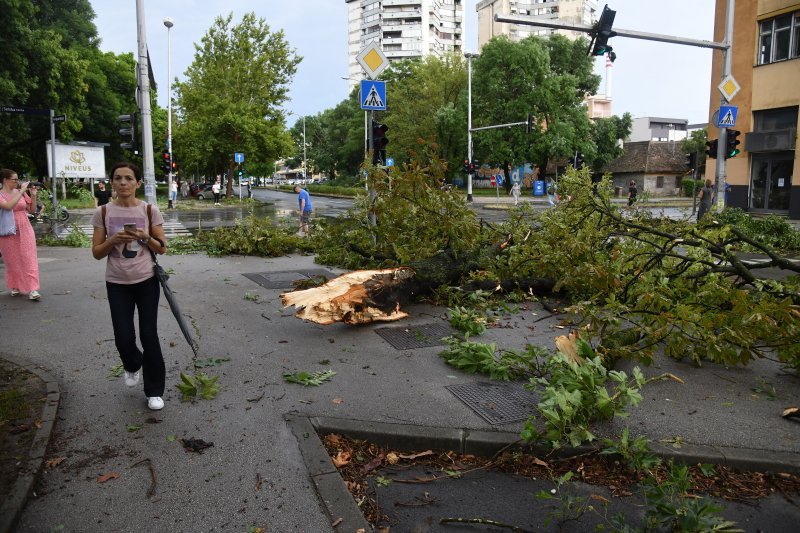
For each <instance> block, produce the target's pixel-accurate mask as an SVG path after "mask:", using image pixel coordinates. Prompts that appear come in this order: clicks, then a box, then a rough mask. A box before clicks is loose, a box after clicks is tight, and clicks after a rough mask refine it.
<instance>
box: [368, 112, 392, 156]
mask: <svg viewBox="0 0 800 533" xmlns="http://www.w3.org/2000/svg"><path fill="white" fill-rule="evenodd" d="M388 130H389V127H388V126H387V125H386V124H379V123H377V122H375V121H374V120H373V121H372V164H373V165H383V164H384V162H385V161H386V145H387V144H389V139H387V138H386V132H387V131H388Z"/></svg>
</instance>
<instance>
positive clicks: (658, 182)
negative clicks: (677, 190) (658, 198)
mask: <svg viewBox="0 0 800 533" xmlns="http://www.w3.org/2000/svg"><path fill="white" fill-rule="evenodd" d="M663 188H664V176H656V189H663Z"/></svg>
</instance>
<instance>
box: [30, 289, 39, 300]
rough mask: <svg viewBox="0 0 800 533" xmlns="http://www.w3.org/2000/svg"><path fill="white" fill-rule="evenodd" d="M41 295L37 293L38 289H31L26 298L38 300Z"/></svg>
mask: <svg viewBox="0 0 800 533" xmlns="http://www.w3.org/2000/svg"><path fill="white" fill-rule="evenodd" d="M41 297H42V295H41V294H39V291H31V293H30V294H29V295H28V298H29V299H31V300H38V299H39V298H41Z"/></svg>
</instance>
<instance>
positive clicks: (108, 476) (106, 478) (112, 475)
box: [96, 472, 119, 483]
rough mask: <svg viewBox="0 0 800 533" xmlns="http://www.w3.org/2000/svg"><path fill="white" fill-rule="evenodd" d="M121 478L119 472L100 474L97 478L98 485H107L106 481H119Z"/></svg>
mask: <svg viewBox="0 0 800 533" xmlns="http://www.w3.org/2000/svg"><path fill="white" fill-rule="evenodd" d="M118 477H119V472H106V473H105V474H100V475H99V476H97V480H96V481H97V482H98V483H105V482H106V481H110V480H112V479H117V478H118Z"/></svg>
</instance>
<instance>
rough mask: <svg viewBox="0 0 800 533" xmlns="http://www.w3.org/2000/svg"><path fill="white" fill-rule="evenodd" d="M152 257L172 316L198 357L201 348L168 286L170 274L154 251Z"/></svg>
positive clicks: (155, 271) (154, 269)
mask: <svg viewBox="0 0 800 533" xmlns="http://www.w3.org/2000/svg"><path fill="white" fill-rule="evenodd" d="M150 255H152V256H153V272H154V273H155V275H156V278H158V282H159V283H160V284H161V288H162V289H164V297H165V298H166V299H167V303H169V308H170V310H171V311H172V314H173V315H174V316H175V320H177V321H178V327H180V328H181V331H182V332H183V337H184V338H185V339H186V342H188V343H189V346H190V347H191V348H192V351H193V352H194V355H195V357H197V351H198V350H199V349H200V348H199V346H198V345H197V341H196V340H194V339H193V338H192V330H191V329H190V328H189V324H187V323H186V319H185V318H184V316H183V313H181V308H180V306H178V301H177V300H176V299H175V293H174V292H172V289H171V288H170V286H169V285H168V284H167V280H168V279H169V274H167V273H166V272H165V271H164V269H163V268H162V267H161V265H159V264H158V259H156V254H155V252H153V250H150Z"/></svg>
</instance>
